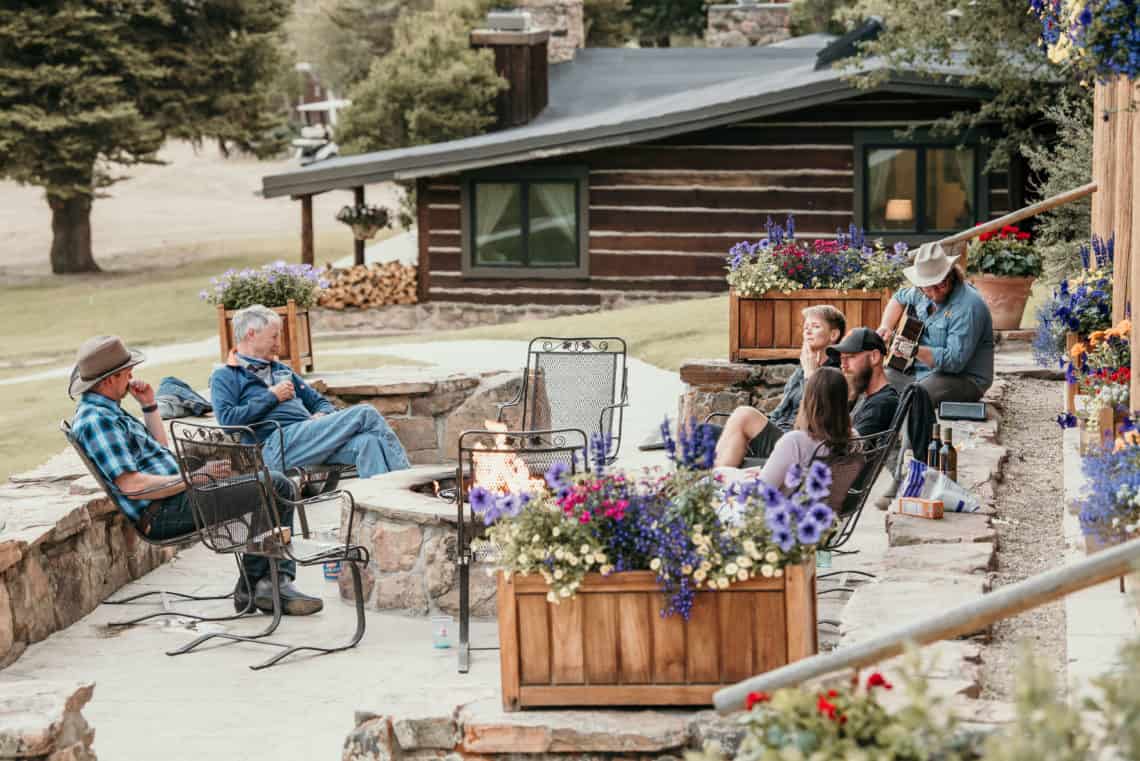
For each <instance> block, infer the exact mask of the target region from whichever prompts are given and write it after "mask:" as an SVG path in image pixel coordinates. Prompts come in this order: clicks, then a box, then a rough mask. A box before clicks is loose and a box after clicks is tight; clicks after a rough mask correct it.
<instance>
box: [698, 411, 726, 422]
mask: <svg viewBox="0 0 1140 761" xmlns="http://www.w3.org/2000/svg"><path fill="white" fill-rule="evenodd" d="M731 415H732V413H731V412H710V413H709V414H708V415H706V416H705V420H704V422H706V423H711V422H712V419H713V418H714V417H717V418H719V417H723V418H727V417H731Z"/></svg>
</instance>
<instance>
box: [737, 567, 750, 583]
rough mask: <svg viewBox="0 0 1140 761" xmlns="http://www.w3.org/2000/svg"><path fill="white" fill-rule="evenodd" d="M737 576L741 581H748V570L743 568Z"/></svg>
mask: <svg viewBox="0 0 1140 761" xmlns="http://www.w3.org/2000/svg"><path fill="white" fill-rule="evenodd" d="M736 578H737V579H738V580H740V581H748V571H746V570H744V569H743V568H741V569H740V571H739V572H738V573H737V574H736Z"/></svg>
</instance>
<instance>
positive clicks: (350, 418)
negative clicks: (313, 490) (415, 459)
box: [262, 404, 411, 478]
mask: <svg viewBox="0 0 1140 761" xmlns="http://www.w3.org/2000/svg"><path fill="white" fill-rule="evenodd" d="M282 433H283V434H284V439H285V469H286V470H288V469H289V468H296V467H305V466H308V465H326V464H330V463H331V464H338V465H355V466H356V470H357V473H359V475H360V477H361V478H371V477H372V476H376V475H379V474H381V473H387V472H389V471H392V470H404V469H405V468H408V467H411V465H410V464H409V463H408V454H407V452H405V451H404V446H403V444H401V443H400V440H399V439H398V438H396V433H395V431H393V430H392V428H391V427H390V426H389V425H388V423H387V421H385V420H384V418H383V417H382V416H381V415H380V413H379V412H377V411H376V410H375V409H374V408H373V407H370V406H368V405H367V404H358V405H356V406H354V407H349V408H348V409H344V410H337V411H336V412H331V413H329V414H328V415H324V416H322V417H319V418H315V419H312V420H305V421H303V422H300V423H293V424H292V425H290V426H286V427H285V428H283V429H282ZM280 441H281V438H280V437H278V436H277V434H276V433H274V434H272V435H270V437H269V438H268V439H266V441H265V444H264V447H263V449H262V455H263V456H264V457H265V463H266V464H267V465H268V466H269V467H270V468H279V467H281V449H280Z"/></svg>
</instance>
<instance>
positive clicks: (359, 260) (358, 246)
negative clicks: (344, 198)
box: [352, 185, 364, 266]
mask: <svg viewBox="0 0 1140 761" xmlns="http://www.w3.org/2000/svg"><path fill="white" fill-rule="evenodd" d="M352 196H353V201H354V202H355V203H356V205H357V206H363V205H364V186H363V185H361V186H360V187H356V188H353V189H352ZM352 263H353V264H355V265H358V266H359V265H361V264H364V241H362V240H359V239H356V240H354V241H353V243H352Z"/></svg>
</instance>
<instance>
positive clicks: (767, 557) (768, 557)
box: [764, 550, 780, 563]
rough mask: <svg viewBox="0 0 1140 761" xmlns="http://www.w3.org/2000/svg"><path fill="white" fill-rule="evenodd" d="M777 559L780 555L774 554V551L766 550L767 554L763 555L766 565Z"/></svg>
mask: <svg viewBox="0 0 1140 761" xmlns="http://www.w3.org/2000/svg"><path fill="white" fill-rule="evenodd" d="M779 559H780V553H778V552H776V551H775V550H768V553H767V554H766V555H764V560H765V562H768V563H775V562H776V561H778V560H779Z"/></svg>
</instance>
